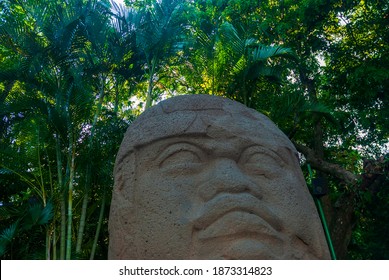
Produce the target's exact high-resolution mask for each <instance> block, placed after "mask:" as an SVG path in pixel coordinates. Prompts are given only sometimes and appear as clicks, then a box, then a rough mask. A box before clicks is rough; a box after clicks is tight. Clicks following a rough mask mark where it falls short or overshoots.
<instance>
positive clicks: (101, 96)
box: [76, 75, 106, 254]
mask: <svg viewBox="0 0 389 280" xmlns="http://www.w3.org/2000/svg"><path fill="white" fill-rule="evenodd" d="M105 82H106V76H104V75H102V76H101V77H100V89H99V100H98V104H97V109H96V112H95V115H94V117H93V123H92V128H91V134H90V136H89V143H88V152H87V154H88V155H89V154H90V153H91V151H92V145H93V141H94V136H95V130H96V124H97V121H98V118H99V116H100V113H101V108H102V106H103V101H104V96H105V91H104V88H105ZM91 176H92V165H91V163H90V162H88V163H87V166H86V172H85V188H84V198H83V200H82V208H81V216H80V223H79V227H78V234H77V242H76V254H78V253H80V252H81V247H82V239H83V236H84V230H85V225H86V210H87V208H88V200H89V189H90V182H91Z"/></svg>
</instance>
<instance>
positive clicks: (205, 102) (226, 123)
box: [109, 95, 329, 259]
mask: <svg viewBox="0 0 389 280" xmlns="http://www.w3.org/2000/svg"><path fill="white" fill-rule="evenodd" d="M109 258H110V259H318V258H319V259H320V258H329V253H328V249H327V246H326V242H325V238H324V234H323V231H322V228H321V224H320V220H319V218H318V215H317V212H316V209H315V206H314V203H313V201H312V198H311V197H310V194H309V192H308V190H307V187H306V185H305V182H304V178H303V176H302V173H301V170H300V167H299V164H298V161H297V158H296V155H295V150H294V147H293V146H292V144H291V143H290V141H289V140H288V139H287V137H286V136H285V135H283V134H282V132H281V131H280V130H279V129H278V128H277V127H276V126H275V125H274V124H273V123H272V122H271V121H270V120H268V119H267V118H266V117H265V116H263V115H261V114H259V113H257V112H255V111H253V110H251V109H248V108H247V107H245V106H243V105H241V104H239V103H236V102H234V101H231V100H228V99H225V98H221V97H215V96H208V95H195V96H180V97H175V98H172V99H170V100H167V101H165V102H161V103H160V104H159V105H158V106H156V107H154V108H152V109H150V110H149V111H146V113H145V114H143V115H142V116H141V117H140V118H139V119H138V120H137V122H135V123H134V124H132V126H130V128H129V130H128V131H127V133H126V136H125V139H124V140H123V143H122V146H121V149H120V151H119V154H118V158H117V162H116V168H115V188H114V193H113V200H112V205H111V216H110V247H109Z"/></svg>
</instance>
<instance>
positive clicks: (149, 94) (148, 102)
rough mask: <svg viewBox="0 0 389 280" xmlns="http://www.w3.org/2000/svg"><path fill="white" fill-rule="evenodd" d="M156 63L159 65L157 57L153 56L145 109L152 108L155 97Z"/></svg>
mask: <svg viewBox="0 0 389 280" xmlns="http://www.w3.org/2000/svg"><path fill="white" fill-rule="evenodd" d="M156 65H157V58H156V57H153V59H152V60H151V70H150V77H149V86H148V90H147V97H146V107H145V109H147V108H150V107H151V104H152V102H153V99H152V95H153V88H154V80H153V79H154V74H155V68H156Z"/></svg>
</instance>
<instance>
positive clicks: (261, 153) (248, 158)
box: [239, 146, 282, 179]
mask: <svg viewBox="0 0 389 280" xmlns="http://www.w3.org/2000/svg"><path fill="white" fill-rule="evenodd" d="M272 153H273V152H269V151H267V150H264V149H263V148H262V147H259V146H258V147H257V146H254V147H250V148H248V149H247V150H246V151H244V152H243V154H242V156H241V158H240V160H239V162H240V164H241V166H242V169H243V170H244V171H245V172H246V173H247V174H248V175H253V176H264V177H266V178H269V179H271V178H275V177H276V176H277V174H278V172H280V168H281V167H282V163H281V162H280V160H278V157H277V156H276V155H273V154H272Z"/></svg>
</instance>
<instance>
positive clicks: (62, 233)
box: [54, 134, 66, 260]
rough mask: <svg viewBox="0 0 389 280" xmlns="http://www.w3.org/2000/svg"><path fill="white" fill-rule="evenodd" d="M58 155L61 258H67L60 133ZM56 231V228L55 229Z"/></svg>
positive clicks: (57, 142) (57, 145) (56, 139)
mask: <svg viewBox="0 0 389 280" xmlns="http://www.w3.org/2000/svg"><path fill="white" fill-rule="evenodd" d="M55 144H56V155H57V176H58V189H59V193H60V196H59V199H60V205H61V206H60V207H61V231H60V249H59V252H60V253H59V254H60V256H59V258H60V259H61V260H64V259H65V247H66V203H65V198H64V192H63V178H62V156H61V143H60V138H59V135H58V134H57V135H56V136H55ZM54 232H55V229H54Z"/></svg>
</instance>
